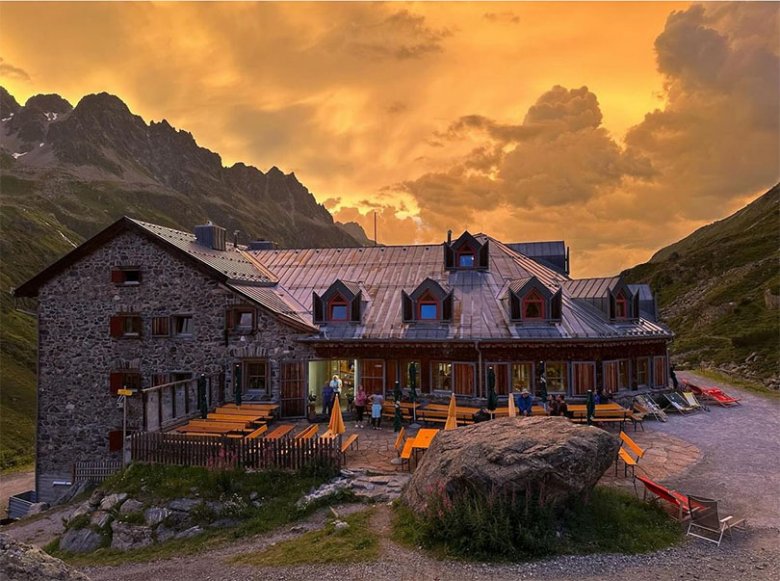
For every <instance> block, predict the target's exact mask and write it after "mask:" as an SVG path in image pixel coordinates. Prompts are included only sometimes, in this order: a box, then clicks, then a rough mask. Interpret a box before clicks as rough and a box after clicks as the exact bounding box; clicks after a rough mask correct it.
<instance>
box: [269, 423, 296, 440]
mask: <svg viewBox="0 0 780 581" xmlns="http://www.w3.org/2000/svg"><path fill="white" fill-rule="evenodd" d="M294 429H295V426H294V425H293V424H282V425H281V426H277V427H276V428H274V430H273V431H272V432H271V433H270V434H268V435H267V436H266V437H265V439H266V440H272V441H275V440H283V439H284V438H286V437H287V436H288V435H289V434H290V432H292V431H293V430H294Z"/></svg>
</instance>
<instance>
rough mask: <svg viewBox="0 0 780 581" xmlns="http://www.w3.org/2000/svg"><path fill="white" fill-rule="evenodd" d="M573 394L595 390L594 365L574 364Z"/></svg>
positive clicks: (587, 363) (586, 363)
mask: <svg viewBox="0 0 780 581" xmlns="http://www.w3.org/2000/svg"><path fill="white" fill-rule="evenodd" d="M573 365H574V373H573V375H574V393H575V394H579V395H581V394H584V393H585V392H587V391H588V390H591V391H593V390H595V388H596V364H595V363H589V362H577V363H574V364H573Z"/></svg>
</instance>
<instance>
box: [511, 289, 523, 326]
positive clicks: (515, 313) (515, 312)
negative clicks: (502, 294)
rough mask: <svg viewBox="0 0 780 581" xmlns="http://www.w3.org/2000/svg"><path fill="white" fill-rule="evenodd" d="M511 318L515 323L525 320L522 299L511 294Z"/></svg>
mask: <svg viewBox="0 0 780 581" xmlns="http://www.w3.org/2000/svg"><path fill="white" fill-rule="evenodd" d="M509 317H510V318H511V319H512V320H513V321H519V320H520V319H522V318H523V312H522V310H521V305H520V297H518V296H517V295H516V294H515V293H513V292H510V293H509Z"/></svg>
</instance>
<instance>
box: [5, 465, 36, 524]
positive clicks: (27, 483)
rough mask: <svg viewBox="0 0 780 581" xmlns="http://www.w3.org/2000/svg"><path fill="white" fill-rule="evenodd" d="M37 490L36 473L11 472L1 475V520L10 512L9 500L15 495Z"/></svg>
mask: <svg viewBox="0 0 780 581" xmlns="http://www.w3.org/2000/svg"><path fill="white" fill-rule="evenodd" d="M34 488H35V472H34V471H31V470H28V471H26V472H9V473H7V474H0V518H5V516H6V514H7V512H8V499H9V498H11V497H12V496H13V495H14V494H20V493H22V492H27V491H28V490H33V489H34Z"/></svg>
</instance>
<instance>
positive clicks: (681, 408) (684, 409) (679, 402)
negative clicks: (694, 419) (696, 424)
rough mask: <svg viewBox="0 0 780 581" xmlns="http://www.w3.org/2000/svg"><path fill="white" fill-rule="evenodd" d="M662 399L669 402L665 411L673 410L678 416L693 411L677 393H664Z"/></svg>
mask: <svg viewBox="0 0 780 581" xmlns="http://www.w3.org/2000/svg"><path fill="white" fill-rule="evenodd" d="M664 398H665V399H666V401H667V402H669V406H667V408H666V409H673V410H674V411H676V412H678V413H680V414H683V415H685V414H687V413H688V412H692V411H694V410H693V408H691V407H690V406H689V405H688V404H687V403H686V402H685V400H684V399H683V398H682V397H681V396H680V394H679V393H676V392H672V393H665V394H664Z"/></svg>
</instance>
